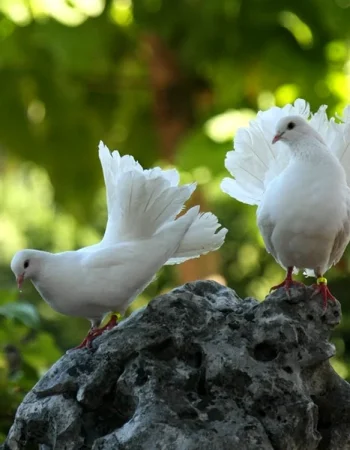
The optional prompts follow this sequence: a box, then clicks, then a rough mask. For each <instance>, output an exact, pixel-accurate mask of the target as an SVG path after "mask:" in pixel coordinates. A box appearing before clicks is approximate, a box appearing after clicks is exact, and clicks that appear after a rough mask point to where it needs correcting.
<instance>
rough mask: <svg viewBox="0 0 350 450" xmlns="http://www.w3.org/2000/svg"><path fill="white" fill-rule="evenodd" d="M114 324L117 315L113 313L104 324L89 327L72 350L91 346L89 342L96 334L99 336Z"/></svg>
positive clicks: (116, 321) (116, 320) (116, 323)
mask: <svg viewBox="0 0 350 450" xmlns="http://www.w3.org/2000/svg"><path fill="white" fill-rule="evenodd" d="M116 325H118V317H117V316H116V315H115V314H113V315H112V316H111V318H110V319H109V321H108V322H107V323H106V325H104V326H103V327H101V328H97V327H91V328H90V331H89V332H88V334H87V335H86V337H85V339H84V340H83V342H82V343H81V344H79V345H78V346H77V347H74V348H73V349H72V350H78V349H80V348H91V343H92V341H93V340H94V339H96V338H97V336H100V335H101V334H102V333H103V332H104V331H107V330H111V329H112V328H114V327H115V326H116Z"/></svg>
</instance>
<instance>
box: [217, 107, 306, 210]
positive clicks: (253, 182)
mask: <svg viewBox="0 0 350 450" xmlns="http://www.w3.org/2000/svg"><path fill="white" fill-rule="evenodd" d="M291 114H293V115H300V116H302V117H304V118H305V119H307V118H308V117H309V115H310V109H309V105H308V104H307V103H306V102H305V100H301V99H298V100H296V101H295V103H294V105H286V106H284V107H283V108H278V107H273V108H270V109H269V110H267V111H260V112H259V113H258V115H257V118H256V119H255V120H252V121H251V122H250V124H249V127H248V128H240V129H239V130H238V131H237V133H236V136H235V139H234V148H235V150H234V151H230V152H228V153H227V155H226V161H225V166H226V168H227V170H228V171H229V172H230V173H231V175H232V176H233V177H234V178H235V179H234V180H233V179H232V178H225V179H224V180H223V181H222V183H221V189H222V190H223V191H224V192H226V193H227V194H229V195H230V196H231V197H234V198H236V199H237V200H239V201H241V202H243V203H248V204H250V205H259V203H260V201H261V198H262V196H263V193H264V191H265V189H266V186H267V184H268V183H269V182H270V181H271V180H272V179H274V178H275V177H276V176H277V175H278V174H279V173H281V172H282V170H283V169H284V168H285V167H286V166H287V164H288V162H289V153H288V152H287V151H286V150H285V148H283V144H282V143H280V142H277V143H276V144H274V145H272V139H273V137H274V135H275V128H276V124H277V122H278V121H279V120H280V119H281V118H282V117H285V116H288V115H291Z"/></svg>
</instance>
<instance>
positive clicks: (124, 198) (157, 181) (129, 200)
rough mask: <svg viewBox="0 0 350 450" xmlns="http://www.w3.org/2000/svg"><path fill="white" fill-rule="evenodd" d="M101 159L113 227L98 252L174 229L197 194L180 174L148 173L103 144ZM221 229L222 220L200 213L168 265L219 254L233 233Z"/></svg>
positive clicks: (174, 171) (108, 225)
mask: <svg viewBox="0 0 350 450" xmlns="http://www.w3.org/2000/svg"><path fill="white" fill-rule="evenodd" d="M100 159H101V163H102V167H103V173H104V177H105V182H106V190H107V204H108V222H107V226H106V231H105V234H104V237H103V239H102V241H101V243H100V244H97V248H102V247H108V246H111V245H115V244H117V243H119V242H129V241H134V240H140V239H146V238H150V237H151V236H152V235H154V234H156V233H157V232H158V231H160V230H163V228H164V227H165V226H167V225H168V224H169V223H173V221H174V220H175V218H176V216H177V215H178V214H179V213H180V212H181V210H182V209H183V207H184V203H185V202H186V201H187V200H188V199H189V198H190V196H191V195H192V193H193V191H194V190H195V188H196V185H195V184H187V185H183V186H178V184H179V173H178V171H177V170H176V169H172V170H162V169H160V168H159V167H156V168H154V169H150V170H143V169H142V167H141V166H140V164H138V163H137V162H135V160H134V159H133V158H132V157H129V156H123V157H120V155H119V153H118V152H116V151H114V152H113V153H112V154H110V152H109V150H108V148H107V147H106V146H104V145H103V144H102V143H100ZM219 227H220V224H219V223H218V220H217V218H216V216H214V215H213V214H211V213H206V214H202V215H200V214H199V213H198V214H197V217H196V219H195V220H194V223H193V224H192V225H191V227H190V229H189V230H188V232H187V233H186V234H185V236H184V239H183V240H182V242H181V244H180V246H179V249H178V250H177V251H176V252H175V254H174V255H173V256H172V258H171V259H170V260H169V261H168V263H167V264H177V263H180V262H183V261H185V260H187V259H190V258H197V257H199V256H200V255H201V254H204V253H208V252H210V251H213V250H217V249H218V248H219V247H221V245H222V244H223V242H224V239H225V235H226V232H227V230H226V229H224V228H223V229H221V230H220V231H218V232H217V230H218V228H219ZM82 251H84V249H83V250H82Z"/></svg>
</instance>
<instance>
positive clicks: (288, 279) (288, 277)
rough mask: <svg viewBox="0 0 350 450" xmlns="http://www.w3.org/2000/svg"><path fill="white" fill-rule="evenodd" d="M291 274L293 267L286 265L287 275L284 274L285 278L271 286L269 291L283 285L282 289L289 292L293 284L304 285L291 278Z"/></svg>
mask: <svg viewBox="0 0 350 450" xmlns="http://www.w3.org/2000/svg"><path fill="white" fill-rule="evenodd" d="M292 274H293V267H288V269H287V275H286V278H285V279H284V281H282V283H280V284H277V285H276V286H272V288H271V289H270V292H271V291H274V290H275V289H278V288H280V287H284V289H285V290H286V291H287V292H288V293H289V289H290V287H291V286H293V285H294V286H305V285H304V283H301V282H300V281H295V280H293V277H292Z"/></svg>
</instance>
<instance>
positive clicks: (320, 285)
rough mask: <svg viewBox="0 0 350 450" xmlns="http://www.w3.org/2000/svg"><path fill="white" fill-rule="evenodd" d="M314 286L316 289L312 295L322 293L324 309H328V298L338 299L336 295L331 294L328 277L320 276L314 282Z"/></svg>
mask: <svg viewBox="0 0 350 450" xmlns="http://www.w3.org/2000/svg"><path fill="white" fill-rule="evenodd" d="M312 287H313V288H314V289H315V291H314V293H313V294H312V296H311V297H314V296H315V295H317V294H321V295H322V298H323V309H327V303H328V300H332V301H333V302H335V301H336V298H335V297H334V295H332V294H331V291H330V290H329V288H328V286H327V279H326V278H324V277H322V276H319V277H318V278H317V280H316V284H313V285H312Z"/></svg>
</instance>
